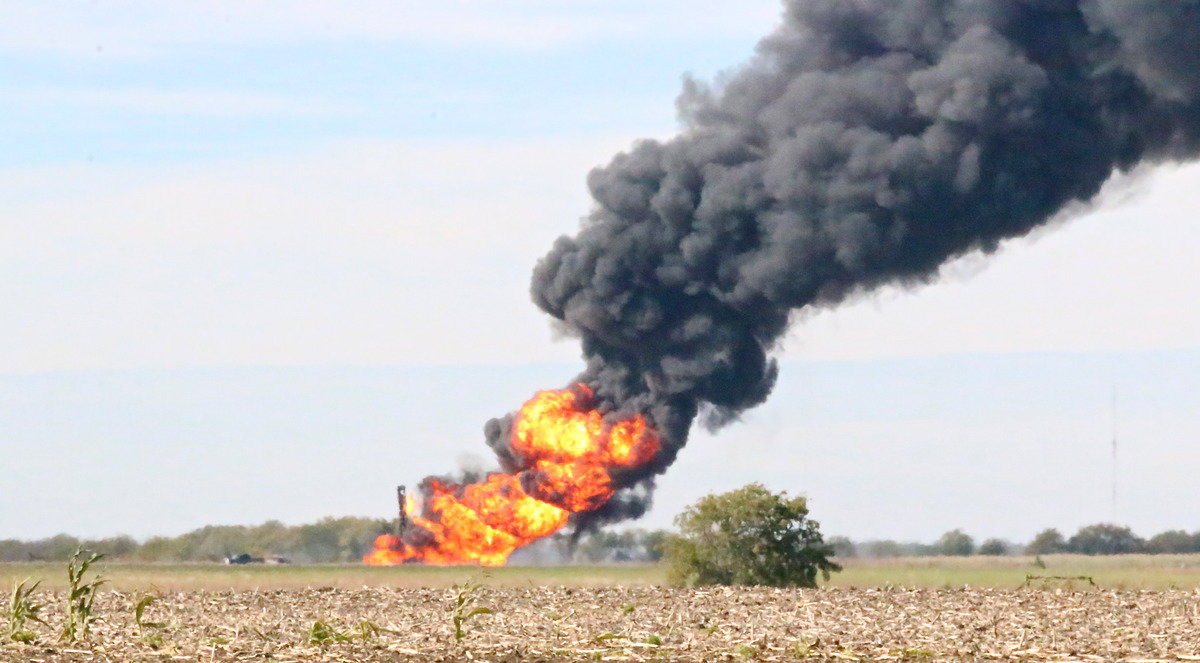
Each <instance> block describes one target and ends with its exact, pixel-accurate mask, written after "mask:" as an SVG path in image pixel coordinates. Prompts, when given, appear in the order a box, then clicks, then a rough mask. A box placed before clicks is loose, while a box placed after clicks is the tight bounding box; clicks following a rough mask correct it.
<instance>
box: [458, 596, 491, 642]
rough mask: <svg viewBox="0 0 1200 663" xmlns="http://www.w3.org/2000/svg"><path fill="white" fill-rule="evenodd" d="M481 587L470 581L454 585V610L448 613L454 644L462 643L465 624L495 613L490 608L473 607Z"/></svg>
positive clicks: (465, 631) (465, 630) (465, 635)
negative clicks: (452, 624) (452, 627)
mask: <svg viewBox="0 0 1200 663" xmlns="http://www.w3.org/2000/svg"><path fill="white" fill-rule="evenodd" d="M481 587H483V585H481V584H479V583H478V582H472V581H468V582H465V583H463V584H461V585H454V589H455V597H454V609H453V610H452V611H451V613H450V621H451V622H453V623H454V641H455V642H462V641H463V638H465V637H467V628H466V626H467V622H469V621H471V620H472V619H474V618H476V617H478V616H479V615H490V614H493V613H494V612H495V611H494V610H492V609H491V608H485V607H481V606H477V605H475V603H476V602H477V601H478V600H479V589H480V588H481Z"/></svg>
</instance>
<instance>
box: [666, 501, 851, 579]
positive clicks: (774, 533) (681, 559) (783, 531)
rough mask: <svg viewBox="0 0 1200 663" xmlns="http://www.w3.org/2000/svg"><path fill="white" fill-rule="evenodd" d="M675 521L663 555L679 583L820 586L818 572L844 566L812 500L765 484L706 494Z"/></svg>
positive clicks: (671, 575) (838, 568) (828, 571)
mask: <svg viewBox="0 0 1200 663" xmlns="http://www.w3.org/2000/svg"><path fill="white" fill-rule="evenodd" d="M675 523H676V525H678V527H679V531H680V533H679V534H678V535H672V536H671V537H670V538H668V539H667V541H666V544H665V552H666V554H665V556H664V559H665V560H666V562H667V566H668V572H669V575H670V578H671V579H672V580H673V581H674V582H676V583H681V584H687V585H769V586H775V587H816V586H817V576H818V575H821V576H823V577H824V579H825V580H828V579H829V574H830V572H832V571H840V570H841V567H840V566H838V565H837V564H835V563H833V562H831V561H830V560H829V558H830V557H832V556H833V554H834V552H833V548H832V547H830V546H828V545H825V543H824V541H823V539H822V538H821V532H820V529H819V525H818V523H817V522H816V521H814V520H809V518H808V504H807V501H806V500H805V499H804V498H803V497H795V498H789V497H788V496H787V493H779V494H776V493H772V492H770V491H768V490H767V489H766V488H765V487H763V486H762V484H758V483H752V484H750V485H748V486H745V487H744V488H740V489H738V490H735V491H732V492H728V493H724V494H721V495H709V496H707V497H704V498H702V499H701V500H700V501H699V502H697V503H696V504H694V505H692V506H690V507H688V508H687V509H685V510H684V511H683V513H681V514H680V515H679V516H678V517H677V518H676V519H675Z"/></svg>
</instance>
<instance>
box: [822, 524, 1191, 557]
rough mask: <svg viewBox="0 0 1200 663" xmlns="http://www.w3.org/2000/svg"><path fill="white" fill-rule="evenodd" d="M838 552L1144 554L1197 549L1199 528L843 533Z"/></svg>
mask: <svg viewBox="0 0 1200 663" xmlns="http://www.w3.org/2000/svg"><path fill="white" fill-rule="evenodd" d="M829 545H831V546H833V549H834V550H835V551H836V553H837V556H838V557H840V558H842V559H845V558H849V557H867V558H879V557H929V556H939V555H941V556H955V557H965V556H968V555H1021V554H1024V555H1054V554H1061V553H1074V554H1079V555H1127V554H1132V553H1143V554H1152V555H1159V554H1186V553H1200V531H1198V532H1194V533H1191V534H1189V533H1188V532H1185V531H1183V530H1170V531H1167V532H1161V533H1159V534H1155V535H1154V536H1152V537H1150V538H1149V539H1143V538H1141V537H1139V536H1138V535H1136V534H1134V533H1133V530H1131V529H1130V528H1128V527H1123V526H1120V525H1113V524H1110V523H1097V524H1095V525H1087V526H1085V527H1081V528H1079V530H1078V531H1077V532H1075V534H1073V535H1072V536H1070V537H1065V536H1063V534H1062V533H1061V532H1059V531H1058V530H1057V529H1046V530H1042V531H1041V532H1039V533H1038V534H1037V535H1036V536H1034V537H1033V540H1032V541H1030V542H1029V543H1027V544H1019V543H1013V542H1011V541H1005V540H1003V539H986V540H984V541H983V542H982V543H980V544H976V542H975V539H974V538H972V537H971V536H970V535H968V534H967V533H966V532H963V531H962V530H961V529H955V530H951V531H949V532H946V533H945V534H943V535H942V536H941V538H939V539H938V540H937V541H935V542H933V543H917V542H899V541H892V540H876V541H862V542H854V541H851V540H850V539H848V538H846V537H841V536H835V537H832V538H830V539H829Z"/></svg>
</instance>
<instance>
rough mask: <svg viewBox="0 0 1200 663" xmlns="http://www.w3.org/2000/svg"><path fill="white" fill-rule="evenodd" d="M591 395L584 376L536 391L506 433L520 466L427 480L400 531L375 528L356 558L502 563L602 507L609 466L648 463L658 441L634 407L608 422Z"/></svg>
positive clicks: (610, 490) (409, 503) (608, 493)
mask: <svg viewBox="0 0 1200 663" xmlns="http://www.w3.org/2000/svg"><path fill="white" fill-rule="evenodd" d="M591 396H592V393H591V390H589V389H588V388H587V387H586V386H585V385H579V386H578V387H577V388H576V389H574V390H564V391H543V392H539V393H538V394H537V395H536V396H534V397H533V398H532V399H531V400H530V401H529V402H527V403H525V405H524V406H523V407H522V408H521V410H520V411H519V412H518V413H517V416H516V420H515V421H514V423H513V427H512V434H511V436H510V438H509V445H510V448H511V449H512V451H513V452H515V454H516V456H517V457H518V458H520V459H522V461H523V464H522V468H521V469H520V471H518V472H514V473H497V474H492V475H489V476H488V477H487V478H486V479H485V480H483V481H479V482H476V483H466V484H455V483H451V482H447V481H443V480H440V479H436V478H430V479H427V480H426V483H425V492H426V496H425V498H424V499H423V500H417V499H415V498H413V497H411V496H410V497H409V498H408V499H407V500H406V502H405V505H404V511H405V513H406V514H407V516H408V521H409V523H410V524H409V525H408V527H407V529H406V531H405V532H404V536H403V539H401V538H400V537H398V536H395V535H391V534H385V535H382V536H380V537H379V538H377V539H376V541H375V549H374V550H373V551H371V552H370V553H369V554H368V555H366V557H364V558H363V561H364V562H365V563H367V564H372V565H379V566H384V565H391V564H403V563H406V562H424V563H426V564H439V565H446V564H481V565H484V566H499V565H502V564H504V563H505V561H507V560H508V556H509V555H511V554H512V552H513V551H514V550H516V549H517V548H520V547H521V546H523V545H525V544H527V543H530V542H532V541H534V540H536V539H540V538H542V537H545V536H549V535H550V534H553V533H554V532H557V531H558V530H560V529H562V528H563V527H564V526H566V524H567V520H568V519H569V517H570V515H571V514H572V513H580V512H585V511H594V510H596V509H598V508H600V507H601V506H603V505H604V504H605V502H607V501H608V500H609V499H610V498H611V497H612V496H613V494H614V492H615V490H616V487H615V485H614V478H613V472H614V471H619V470H621V469H630V468H636V467H638V466H641V465H644V464H646V463H648V462H650V460H652V459H653V458H654V456H655V454H656V453H658V450H659V447H660V442H659V439H658V436H657V435H656V434H655V432H654V431H653V430H651V429H650V428H649V426H648V425H647V423H646V421H645V419H644V418H643V417H641V416H636V417H633V418H630V419H626V420H622V421H618V422H616V423H611V422H606V421H605V420H604V418H603V417H602V416H601V414H600V413H599V412H598V411H597V410H595V409H592V408H591V407H590V400H591Z"/></svg>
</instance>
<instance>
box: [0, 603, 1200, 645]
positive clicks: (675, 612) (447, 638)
mask: <svg viewBox="0 0 1200 663" xmlns="http://www.w3.org/2000/svg"><path fill="white" fill-rule="evenodd" d="M456 596H457V593H456V591H455V590H452V589H382V588H364V589H361V590H334V589H325V590H321V589H313V590H304V591H268V592H253V591H237V592H180V593H172V594H164V595H162V596H161V597H160V598H159V599H158V600H157V601H156V602H155V603H153V604H152V605H150V606H149V607H148V608H146V609H145V610H144V614H143V625H142V626H139V625H138V624H137V623H136V622H135V620H134V616H133V614H134V611H133V608H134V605H135V604H136V602H137V600H138V598H139V597H138V596H136V595H128V594H120V593H116V592H108V593H105V594H103V595H102V596H101V599H100V601H99V602H98V604H97V612H98V614H99V615H100V616H101V621H100V622H99V623H98V624H97V625H96V627H95V629H94V632H93V634H92V635H91V637H90V638H89V639H88V640H87V641H85V642H79V643H74V644H63V643H60V642H57V641H56V640H55V637H54V633H55V630H54V627H55V626H57V624H58V622H59V621H60V620H61V614H58V613H56V612H54V611H53V610H50V611H49V612H48V614H47V616H48V618H49V619H48V621H49V622H50V626H49V627H39V628H40V630H38V637H39V642H38V643H37V644H28V645H26V644H16V643H11V642H9V643H4V644H0V660H20V661H39V660H40V661H64V660H80V661H82V660H88V661H91V660H108V661H134V660H162V661H168V660H175V661H185V660H219V661H230V660H259V661H301V660H304V661H307V660H322V661H398V660H399V661H404V660H436V661H462V660H469V659H474V660H488V661H543V660H635V661H640V660H660V661H711V660H722V659H725V660H762V661H792V660H800V659H810V660H910V661H930V660H981V659H992V660H997V659H1000V660H1024V661H1042V660H1133V659H1165V660H1200V592H1195V591H1112V590H1087V591H1082V590H1081V591H1067V590H1060V591H1055V590H1053V589H1041V588H1029V589H1023V590H1016V591H998V590H983V589H953V590H923V589H912V590H909V589H837V588H835V589H823V590H773V589H748V588H708V589H698V590H692V589H664V588H652V587H651V588H621V587H610V588H587V589H578V588H565V587H564V588H545V587H536V588H534V587H531V588H528V589H501V588H483V589H480V590H479V591H478V593H477V595H476V603H475V605H478V606H481V607H486V608H490V609H491V610H492V611H494V612H493V613H492V614H483V615H478V616H475V617H474V618H472V619H470V620H468V621H467V623H466V628H465V635H464V637H463V638H462V640H461V641H457V640H456V638H455V636H454V626H453V623H452V616H453V609H454V605H455V598H456ZM42 598H43V599H44V600H47V601H49V600H51V599H57V598H60V597H51V596H50V595H48V594H43V596H42ZM147 623H151V624H154V626H147V625H146V624H147Z"/></svg>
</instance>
